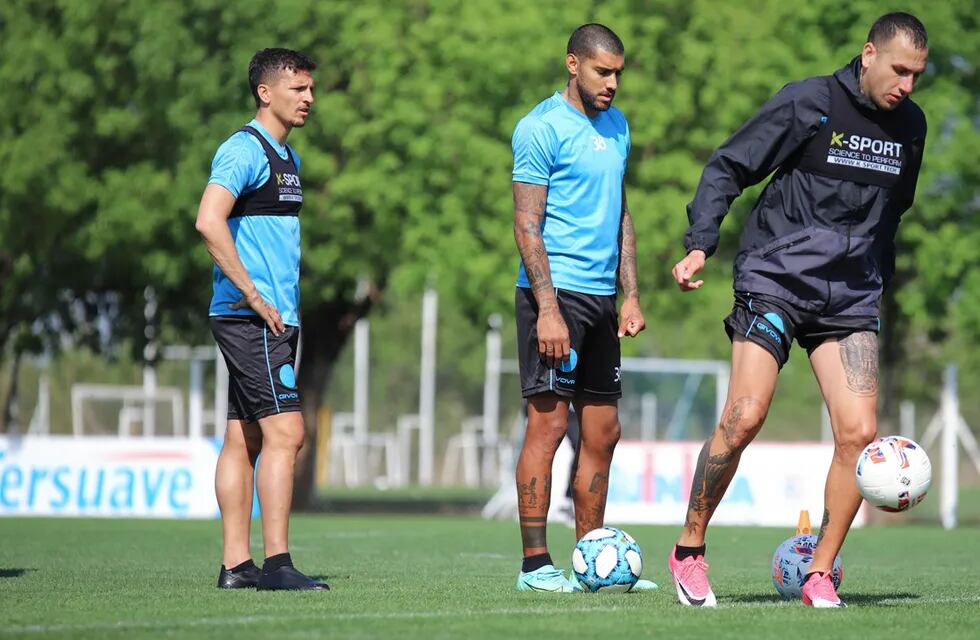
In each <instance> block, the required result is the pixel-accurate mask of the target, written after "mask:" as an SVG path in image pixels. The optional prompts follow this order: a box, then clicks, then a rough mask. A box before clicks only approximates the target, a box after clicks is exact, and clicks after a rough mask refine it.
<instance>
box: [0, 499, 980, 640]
mask: <svg viewBox="0 0 980 640" xmlns="http://www.w3.org/2000/svg"><path fill="white" fill-rule="evenodd" d="M257 530H258V528H257V526H256V527H255V531H257ZM629 530H630V532H631V533H633V534H634V535H635V536H636V537H637V538H638V540H639V541H640V543H641V545H642V546H643V550H644V552H645V554H644V560H645V565H646V566H645V568H644V572H643V575H644V577H646V578H650V579H653V580H655V581H656V582H658V583H660V584H661V589H660V590H659V591H656V592H647V593H636V594H598V595H593V594H563V595H557V594H540V593H526V594H525V593H516V592H515V591H514V589H513V587H514V578H515V574H516V571H517V568H518V559H517V556H518V554H519V536H518V531H517V525H516V524H515V523H512V522H487V521H483V520H480V519H478V518H468V517H391V516H371V517H348V516H330V515H303V516H297V517H295V518H294V520H293V528H292V544H293V548H292V551H293V557H294V559H295V560H296V562H297V566H299V568H300V569H302V570H305V571H306V572H307V573H309V574H312V575H315V576H321V577H325V578H326V579H327V580H328V581H329V582H330V584H331V586H332V587H333V590H332V591H330V592H328V593H270V592H258V593H257V592H255V591H251V590H249V591H236V592H224V591H219V590H218V589H216V588H215V587H214V580H215V579H216V575H217V568H218V564H219V563H220V562H219V559H220V558H219V555H220V544H219V539H220V529H219V524H218V522H216V521H204V522H201V521H178V522H174V521H151V520H58V519H50V520H41V519H4V520H0V541H2V542H0V636H3V637H7V636H13V637H27V638H45V637H71V638H96V637H98V638H106V637H107V638H142V637H161V636H169V637H180V638H186V637H207V638H221V637H229V638H232V637H234V638H242V637H265V638H274V639H275V640H285V639H287V638H319V637H323V638H328V637H329V638H398V639H399V640H404V639H407V638H469V639H473V638H524V637H538V638H544V637H556V638H586V639H593V638H604V637H626V638H628V637H633V636H638V637H653V636H657V637H662V638H691V637H710V638H715V637H717V638H733V637H745V638H761V637H772V638H797V637H818V636H819V637H821V638H834V639H836V638H842V637H846V638H876V637H882V638H883V637H889V638H919V637H933V638H944V639H945V638H976V637H977V634H978V629H980V578H978V575H980V557H978V554H977V552H978V551H980V544H978V541H980V531H978V530H977V529H975V528H966V529H960V530H956V531H952V532H945V531H942V530H941V529H938V528H935V527H925V526H891V527H872V528H866V529H862V530H857V531H855V532H854V533H853V534H852V537H851V539H850V540H849V541H848V545H847V547H846V548H845V553H844V557H843V560H844V569H845V575H844V583H843V585H842V588H841V595H842V596H843V597H844V599H845V600H847V601H848V602H849V603H850V605H851V606H850V607H849V608H848V609H846V610H813V609H808V608H805V607H803V606H802V605H801V604H800V603H799V602H795V601H794V602H783V601H782V600H780V599H778V597H777V596H776V593H775V591H774V589H773V587H772V584H771V581H770V578H769V559H770V557H771V555H772V552H773V550H774V549H775V547H776V545H777V544H778V543H779V542H780V541H782V540H783V539H784V538H785V537H788V536H789V535H790V534H792V533H793V532H792V531H783V530H777V529H758V528H742V527H720V526H719V527H715V528H714V529H712V531H711V534H710V538H709V556H708V557H709V560H710V562H711V565H712V567H711V576H712V579H713V585H714V589H715V592H716V593H717V594H718V597H719V608H718V609H717V610H693V609H689V608H684V607H681V606H680V605H679V604H677V602H676V598H675V595H674V590H673V586H672V585H671V584H669V580H668V577H667V575H666V571H665V568H664V565H665V562H664V560H665V556H666V554H667V552H668V549H669V548H670V546H671V544H672V542H673V539H674V537H675V536H676V534H677V529H676V527H640V526H631V527H629ZM572 544H573V534H572V531H571V530H570V529H568V528H565V527H563V526H557V525H556V526H553V527H552V531H551V545H552V550H553V555H554V556H555V557H556V560H559V561H560V563H561V564H563V565H564V566H565V567H566V568H567V567H568V565H569V561H568V556H569V555H570V550H571V545H572ZM253 545H254V546H253V549H254V550H255V551H256V552H257V553H260V547H259V546H258V539H257V537H256V536H255V535H253Z"/></svg>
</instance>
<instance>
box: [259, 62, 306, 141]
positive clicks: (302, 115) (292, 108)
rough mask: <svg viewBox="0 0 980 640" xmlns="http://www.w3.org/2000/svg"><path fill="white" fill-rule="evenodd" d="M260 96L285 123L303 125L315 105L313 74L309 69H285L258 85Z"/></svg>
mask: <svg viewBox="0 0 980 640" xmlns="http://www.w3.org/2000/svg"><path fill="white" fill-rule="evenodd" d="M258 93H259V97H260V98H261V99H262V101H263V102H266V103H268V105H269V109H270V110H271V111H272V113H273V114H274V115H275V116H276V117H277V118H278V119H279V121H280V122H282V123H283V124H288V125H289V126H290V127H302V126H303V125H304V124H306V118H307V117H308V116H309V115H310V108H311V107H312V106H313V102H314V97H313V76H312V75H310V72H309V71H296V70H294V69H283V70H282V71H280V72H279V73H277V74H275V75H274V76H273V77H272V78H270V79H269V82H267V83H262V84H260V85H259V87H258Z"/></svg>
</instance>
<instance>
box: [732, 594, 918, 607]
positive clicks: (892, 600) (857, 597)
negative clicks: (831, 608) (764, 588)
mask: <svg viewBox="0 0 980 640" xmlns="http://www.w3.org/2000/svg"><path fill="white" fill-rule="evenodd" d="M920 598H922V594H919V593H910V592H908V591H895V592H891V593H848V592H846V591H845V592H844V593H843V594H842V595H841V599H842V600H843V601H844V602H845V603H847V604H853V605H877V606H882V607H898V606H902V605H904V604H911V603H914V602H915V601H916V600H919V599H920ZM722 600H724V601H725V602H730V603H733V604H745V603H750V604H766V603H769V604H780V603H783V602H794V601H793V600H787V599H785V598H781V597H779V596H778V595H775V594H771V593H748V594H745V595H740V596H731V597H730V598H719V599H718V601H719V602H721V601H722Z"/></svg>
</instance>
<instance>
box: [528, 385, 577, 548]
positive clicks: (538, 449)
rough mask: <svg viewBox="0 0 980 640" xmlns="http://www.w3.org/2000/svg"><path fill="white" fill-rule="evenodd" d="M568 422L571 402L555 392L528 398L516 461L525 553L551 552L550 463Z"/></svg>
mask: <svg viewBox="0 0 980 640" xmlns="http://www.w3.org/2000/svg"><path fill="white" fill-rule="evenodd" d="M567 425H568V403H567V402H566V401H563V400H560V399H559V398H558V397H557V396H555V395H554V394H542V395H541V396H535V397H533V398H531V399H530V400H529V402H528V420H527V433H526V434H525V436H524V446H523V447H522V448H521V455H520V458H519V459H518V461H517V473H516V476H517V512H518V517H519V519H520V525H521V543H522V545H523V547H524V556H525V557H527V556H533V555H538V554H542V553H547V552H548V541H547V523H548V507H549V506H550V505H551V465H552V462H553V461H554V458H555V451H557V450H558V446H559V445H560V444H561V441H562V438H564V436H565V429H566V427H567Z"/></svg>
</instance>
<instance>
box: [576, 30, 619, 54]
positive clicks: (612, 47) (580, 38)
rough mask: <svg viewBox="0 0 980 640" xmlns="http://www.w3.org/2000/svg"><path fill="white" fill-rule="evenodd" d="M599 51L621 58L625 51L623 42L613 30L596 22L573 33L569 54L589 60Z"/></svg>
mask: <svg viewBox="0 0 980 640" xmlns="http://www.w3.org/2000/svg"><path fill="white" fill-rule="evenodd" d="M598 49H602V50H603V51H608V52H609V53H615V54H616V55H620V56H621V55H623V52H624V51H625V48H624V47H623V41H622V40H620V39H619V36H617V35H616V34H615V33H613V30H612V29H610V28H609V27H607V26H605V25H601V24H598V23H595V22H591V23H589V24H583V25H582V26H581V27H579V28H578V29H576V30H575V31H573V32H572V36H571V37H570V38H569V39H568V53H572V54H575V55H576V56H578V57H579V58H588V57H589V56H591V55H592V53H593V52H594V51H596V50H598Z"/></svg>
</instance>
